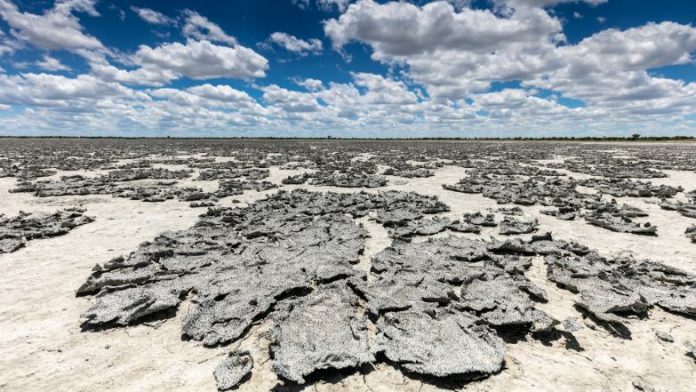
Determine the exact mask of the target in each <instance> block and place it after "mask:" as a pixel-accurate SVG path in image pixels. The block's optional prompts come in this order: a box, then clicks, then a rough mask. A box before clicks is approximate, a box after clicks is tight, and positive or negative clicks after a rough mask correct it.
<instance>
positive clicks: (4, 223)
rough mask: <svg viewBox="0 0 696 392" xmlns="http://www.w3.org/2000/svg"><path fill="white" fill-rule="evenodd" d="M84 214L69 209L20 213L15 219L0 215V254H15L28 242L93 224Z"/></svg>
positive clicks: (76, 209) (91, 219) (82, 211)
mask: <svg viewBox="0 0 696 392" xmlns="http://www.w3.org/2000/svg"><path fill="white" fill-rule="evenodd" d="M84 212H85V210H83V209H79V208H68V209H65V210H58V211H56V212H54V213H42V212H35V213H27V212H20V213H19V215H17V216H15V217H6V216H5V215H2V214H0V254H2V253H10V252H14V251H16V250H18V249H20V248H22V247H24V246H25V245H26V243H27V241H32V240H36V239H41V238H50V237H56V236H60V235H64V234H67V233H69V232H70V231H71V230H72V229H74V228H75V227H77V226H82V225H85V224H88V223H91V222H93V221H94V218H92V217H89V216H87V215H84Z"/></svg>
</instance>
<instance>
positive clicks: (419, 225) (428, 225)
mask: <svg viewBox="0 0 696 392" xmlns="http://www.w3.org/2000/svg"><path fill="white" fill-rule="evenodd" d="M446 230H450V231H454V232H459V233H480V232H481V228H480V227H479V226H476V225H471V224H468V223H464V222H460V221H457V220H455V221H452V220H450V219H449V218H446V217H438V216H434V217H431V218H420V219H416V220H411V221H404V222H403V224H402V225H400V226H395V227H394V228H393V229H391V230H389V234H390V236H392V237H394V238H399V239H403V240H410V239H411V238H412V237H415V236H430V235H434V234H438V233H442V232H444V231H446Z"/></svg>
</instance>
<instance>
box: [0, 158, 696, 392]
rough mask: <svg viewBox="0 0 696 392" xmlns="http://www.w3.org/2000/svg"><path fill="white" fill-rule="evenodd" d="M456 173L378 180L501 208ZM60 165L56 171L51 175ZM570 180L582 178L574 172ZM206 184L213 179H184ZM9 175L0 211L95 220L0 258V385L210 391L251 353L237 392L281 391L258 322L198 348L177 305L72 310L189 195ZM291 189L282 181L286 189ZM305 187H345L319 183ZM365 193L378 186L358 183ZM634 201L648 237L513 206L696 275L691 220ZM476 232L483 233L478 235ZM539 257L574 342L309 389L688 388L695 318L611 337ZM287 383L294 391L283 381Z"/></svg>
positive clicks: (168, 224) (555, 226)
mask: <svg viewBox="0 0 696 392" xmlns="http://www.w3.org/2000/svg"><path fill="white" fill-rule="evenodd" d="M297 172H298V171H288V170H279V169H277V168H275V169H272V173H271V178H270V180H271V181H273V182H276V183H278V184H279V183H280V180H281V179H282V178H284V177H286V176H288V175H290V174H296V173H297ZM465 172H466V170H465V169H462V168H458V167H444V168H442V169H440V170H438V171H437V172H436V176H434V177H430V178H425V179H411V180H406V179H402V178H396V177H390V178H389V179H390V185H389V186H387V187H386V188H381V189H397V190H406V191H417V192H420V193H424V194H431V195H437V196H438V197H439V198H440V199H441V200H442V201H444V202H445V203H447V204H448V205H449V206H450V207H451V209H452V211H451V212H448V213H446V214H443V215H447V216H451V217H457V218H459V217H460V216H461V214H462V213H464V212H475V211H481V210H485V209H487V208H499V207H501V205H498V204H496V203H495V201H493V200H490V199H486V198H484V197H482V196H480V195H467V194H461V193H455V192H450V191H445V190H443V189H442V187H441V185H442V184H444V183H454V182H456V181H457V180H458V179H460V178H461V177H463V176H464V174H465ZM59 174H63V173H59ZM669 174H670V177H669V178H666V179H657V180H655V181H654V182H655V183H659V184H670V185H682V186H684V187H685V188H686V189H687V190H690V189H692V188H694V187H696V173H687V172H670V173H669ZM573 175H574V176H575V177H576V178H581V177H584V176H583V175H578V174H573ZM186 185H196V186H200V187H203V188H204V189H206V190H211V189H214V188H215V186H216V182H211V181H208V182H198V181H187V182H186ZM13 186H14V179H11V178H3V179H0V195H2V196H1V198H0V213H4V214H9V215H14V214H16V213H17V212H18V211H19V210H24V211H54V210H56V209H58V208H64V207H71V206H77V205H81V206H82V207H83V208H85V209H87V213H88V214H89V215H91V216H94V217H95V218H96V221H95V222H94V223H91V224H88V225H85V226H81V227H78V228H76V229H75V230H73V231H71V232H70V233H69V234H67V235H65V236H61V237H56V238H53V239H48V240H37V241H31V242H29V243H28V244H27V247H26V248H24V249H21V250H19V251H17V252H15V253H11V254H5V255H0V265H1V266H2V271H3V273H2V274H0V331H2V333H0V353H2V355H1V356H0V390H3V391H5V390H6V391H95V390H109V391H151V390H157V391H161V390H167V391H174V390H177V391H192V390H195V391H214V390H215V380H214V378H213V375H212V372H213V369H214V368H215V366H217V364H218V363H219V361H220V360H221V358H222V357H223V356H224V355H226V353H227V352H229V351H230V350H232V349H234V348H236V347H238V346H239V347H241V348H245V349H250V350H252V354H253V355H254V358H255V360H256V364H255V367H254V371H253V373H252V377H251V379H250V380H249V381H248V382H246V383H245V384H243V385H242V386H241V388H240V390H242V391H263V390H271V389H272V388H274V387H275V388H276V389H277V390H284V389H286V388H284V387H283V386H282V384H279V383H280V382H279V381H278V380H277V378H276V377H275V375H274V374H273V372H272V371H271V362H270V360H269V358H268V352H267V346H268V340H267V338H266V333H267V331H268V329H269V325H268V322H264V323H260V324H259V325H256V326H255V327H254V328H253V329H252V331H251V333H250V334H249V335H248V337H247V338H245V339H244V340H243V341H241V342H238V343H236V344H234V345H232V347H222V348H215V349H210V348H204V347H202V345H201V344H199V343H198V342H195V341H184V340H182V339H181V330H180V318H181V317H182V315H183V314H185V312H186V308H187V306H188V304H184V306H182V307H181V308H180V309H179V311H178V313H177V316H176V320H174V319H171V320H167V321H165V322H162V323H158V324H156V325H140V326H133V327H129V328H126V329H113V330H107V331H102V332H81V331H80V314H81V313H82V312H83V311H84V310H85V309H86V308H87V307H88V306H89V301H90V300H89V298H76V297H75V290H76V289H77V287H79V285H80V284H81V283H82V282H84V280H85V279H86V278H87V276H88V275H89V274H90V270H91V268H92V267H93V266H94V264H96V263H102V262H105V261H107V260H108V259H110V258H112V257H115V256H118V255H123V254H127V253H129V252H130V251H132V250H134V249H135V248H136V247H137V246H138V244H139V243H141V242H143V241H146V240H150V239H152V238H153V237H155V236H156V235H157V234H158V233H161V232H163V231H167V230H177V229H184V228H186V227H189V226H191V225H192V224H193V223H194V222H195V221H196V220H197V216H198V214H200V213H202V212H203V210H200V209H192V208H189V207H188V205H187V203H179V202H176V201H168V202H165V203H143V202H138V201H129V200H124V199H119V198H112V197H110V196H106V197H96V196H85V197H58V198H45V199H38V198H34V197H32V196H30V195H27V194H11V193H7V190H8V189H10V188H12V187H13ZM296 187H297V186H288V187H285V188H286V189H293V188H296ZM309 188H310V189H312V190H321V191H326V190H332V191H339V192H353V191H355V190H350V189H339V188H329V187H309ZM272 192H275V191H266V192H247V193H245V194H244V195H241V196H239V197H236V198H227V199H224V200H222V201H221V203H220V204H221V205H228V206H232V205H235V204H233V203H232V200H233V199H237V200H239V201H240V202H241V204H238V205H243V204H244V203H245V202H251V201H254V200H257V199H259V198H262V197H264V196H265V195H267V194H269V193H272ZM370 192H377V191H376V190H370ZM619 201H621V202H626V203H629V204H631V205H634V206H637V207H640V208H643V209H645V210H647V212H648V213H649V214H650V217H649V218H648V220H649V221H650V222H652V223H653V224H655V225H657V226H658V234H659V236H658V237H642V236H635V235H630V234H619V233H612V232H609V231H606V230H604V229H601V228H597V227H593V226H590V225H587V224H585V223H584V221H582V220H578V221H570V222H565V221H559V220H556V219H555V218H552V217H549V216H546V215H541V214H538V210H539V207H529V208H525V211H526V212H527V213H529V214H532V215H535V216H537V217H538V219H539V221H540V223H541V227H540V231H542V232H544V231H551V232H552V233H553V235H554V237H556V238H559V239H567V240H575V241H577V242H579V243H582V244H585V245H587V246H589V247H591V248H595V249H598V250H599V251H600V252H601V253H603V254H605V255H615V254H621V253H626V252H632V253H633V254H634V255H636V256H637V257H644V258H650V259H653V260H656V261H660V262H663V263H666V264H669V265H673V266H675V267H679V268H682V269H684V270H687V271H689V272H692V273H696V244H691V243H690V242H689V240H688V239H687V238H686V237H685V236H684V230H685V229H686V227H687V226H688V225H689V224H690V223H693V222H694V221H693V220H691V221H690V220H689V218H685V217H682V216H681V215H679V214H677V213H676V212H672V211H664V210H661V209H660V208H659V206H657V205H656V204H654V203H653V202H654V200H653V201H652V202H651V201H650V200H639V199H625V200H623V199H620V200H619ZM359 222H361V223H362V224H363V225H364V226H365V227H366V228H367V230H368V231H369V232H370V235H371V238H369V239H368V240H367V244H366V250H365V254H364V255H363V257H362V259H361V262H360V263H359V264H358V265H357V266H356V268H361V269H364V270H366V271H367V270H369V266H370V257H371V256H372V255H374V254H376V253H377V252H379V251H380V250H382V249H384V248H385V247H387V246H389V243H390V241H389V239H388V237H387V233H386V231H385V230H384V229H383V228H382V227H381V226H380V225H378V224H376V223H374V222H372V221H370V219H369V218H363V219H360V220H359ZM482 235H483V236H484V237H488V236H489V235H490V236H494V235H495V230H489V231H484V233H483V234H482ZM545 275H546V271H545V266H544V264H543V260H542V259H541V258H535V259H534V262H533V267H532V268H531V270H530V271H529V272H528V276H529V278H530V279H532V280H533V281H534V282H535V283H537V284H538V285H540V286H541V287H543V288H545V289H546V290H547V291H548V293H549V296H550V298H551V300H550V301H549V303H547V304H541V305H539V307H540V308H541V309H542V310H544V311H546V312H547V313H549V314H550V315H552V316H553V317H555V318H557V319H559V320H564V319H568V318H570V319H577V320H578V321H579V323H580V324H581V325H582V329H581V330H579V331H577V332H575V333H574V335H575V339H577V340H576V341H573V340H572V339H566V338H564V337H559V338H558V339H556V340H554V341H540V340H535V339H528V340H524V341H519V342H516V343H512V344H508V345H507V347H508V352H507V355H506V368H505V369H504V370H503V371H502V372H501V373H500V374H498V375H494V376H492V377H490V378H487V379H485V380H481V381H476V382H471V383H468V384H464V385H446V386H443V385H434V384H432V383H429V382H424V381H422V380H419V379H413V378H409V377H407V376H404V375H402V374H401V372H400V371H398V370H396V369H394V368H392V367H390V366H388V365H385V364H375V367H374V368H373V369H364V370H363V371H360V372H355V373H352V374H341V375H338V376H336V377H334V378H332V379H329V380H325V381H320V382H319V383H317V384H314V385H311V386H309V387H307V388H306V389H307V390H320V391H334V390H340V391H344V390H345V391H348V390H350V391H375V392H376V391H393V390H399V391H428V390H437V389H439V388H440V387H447V388H451V389H461V390H467V391H491V390H506V391H528V390H535V391H558V390H562V391H563V390H578V391H631V390H634V389H635V388H636V385H642V386H644V387H652V388H655V390H664V391H692V390H694V382H695V381H696V362H695V361H694V360H693V359H691V358H689V357H687V356H686V355H685V354H686V345H687V344H688V342H694V343H696V320H690V319H686V318H682V317H678V316H674V315H672V314H669V313H665V312H663V311H660V310H653V311H652V312H651V313H650V317H649V319H646V320H637V319H635V320H628V321H627V323H626V324H627V326H628V328H629V329H630V330H631V332H632V338H631V339H630V340H624V339H620V338H617V337H615V336H612V335H610V334H609V333H608V332H607V331H606V330H604V329H602V328H600V327H597V326H596V325H595V324H593V323H592V322H591V321H589V320H583V319H582V315H581V314H580V313H579V312H578V311H577V310H576V309H575V308H574V307H573V299H574V295H573V294H572V293H570V292H568V291H565V290H561V289H559V288H557V287H555V285H553V284H551V283H550V282H549V281H547V280H546V278H545ZM657 331H660V332H668V333H669V334H671V335H672V336H673V337H674V342H671V343H670V342H664V341H662V340H660V339H658V338H657V337H656V335H655V334H656V332H657ZM288 389H289V390H292V388H288Z"/></svg>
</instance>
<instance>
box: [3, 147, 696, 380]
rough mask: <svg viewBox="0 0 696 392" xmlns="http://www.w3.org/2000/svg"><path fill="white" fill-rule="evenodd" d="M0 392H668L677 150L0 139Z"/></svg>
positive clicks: (682, 270)
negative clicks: (154, 391) (450, 391)
mask: <svg viewBox="0 0 696 392" xmlns="http://www.w3.org/2000/svg"><path fill="white" fill-rule="evenodd" d="M0 214H1V215H0V267H1V268H2V273H1V274H0V331H2V333H0V352H1V353H2V356H0V390H7V391H96V390H99V391H149V390H157V391H161V390H168V391H174V390H181V391H191V390H195V391H215V390H217V389H220V390H235V389H236V390H240V391H259V390H276V391H284V390H288V391H294V390H317V391H393V390H399V391H430V390H441V389H446V390H466V391H492V390H505V391H528V390H536V391H558V390H566V391H567V390H573V391H633V390H636V391H639V390H640V391H692V390H693V388H694V381H696V376H695V375H696V226H695V225H696V145H695V144H691V143H644V142H637V141H636V142H624V143H580V142H523V141H519V142H518V141H516V142H512V141H507V142H483V141H342V140H205V139H202V140H186V139H136V140H117V139H53V140H52V139H0Z"/></svg>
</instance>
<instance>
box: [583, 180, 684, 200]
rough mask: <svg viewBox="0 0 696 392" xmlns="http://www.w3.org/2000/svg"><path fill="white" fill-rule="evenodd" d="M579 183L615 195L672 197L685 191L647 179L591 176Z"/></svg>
mask: <svg viewBox="0 0 696 392" xmlns="http://www.w3.org/2000/svg"><path fill="white" fill-rule="evenodd" d="M578 185H582V186H585V187H588V188H594V189H596V190H597V191H599V192H601V193H605V194H608V195H612V196H614V197H659V198H672V197H674V196H676V195H677V194H678V193H679V192H683V191H684V188H682V187H672V186H669V185H653V184H651V183H650V182H647V181H633V180H629V179H619V178H590V179H586V180H581V181H579V182H578Z"/></svg>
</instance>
